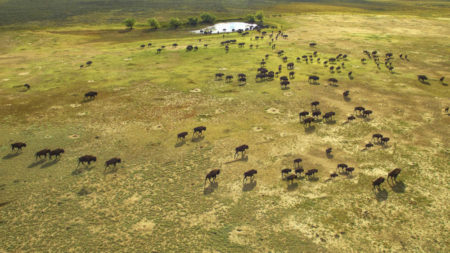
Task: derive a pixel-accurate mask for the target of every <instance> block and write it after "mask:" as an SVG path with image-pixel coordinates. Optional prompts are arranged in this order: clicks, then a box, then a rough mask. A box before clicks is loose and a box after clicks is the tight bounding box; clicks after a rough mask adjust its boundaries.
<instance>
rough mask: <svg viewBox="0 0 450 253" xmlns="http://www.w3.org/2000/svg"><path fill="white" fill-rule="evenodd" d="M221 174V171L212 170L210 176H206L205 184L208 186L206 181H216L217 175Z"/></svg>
mask: <svg viewBox="0 0 450 253" xmlns="http://www.w3.org/2000/svg"><path fill="white" fill-rule="evenodd" d="M219 174H220V169H216V170H211V171H210V172H209V173H208V174H206V177H205V184H206V180H208V181H209V182H211V179H212V180H213V182H215V181H216V177H217V175H219Z"/></svg>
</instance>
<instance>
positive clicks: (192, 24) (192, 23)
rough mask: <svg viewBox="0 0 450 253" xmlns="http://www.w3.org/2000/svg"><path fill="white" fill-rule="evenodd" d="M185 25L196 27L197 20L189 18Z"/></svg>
mask: <svg viewBox="0 0 450 253" xmlns="http://www.w3.org/2000/svg"><path fill="white" fill-rule="evenodd" d="M186 23H187V24H188V25H191V26H196V25H197V24H198V18H196V17H190V18H188V21H187V22H186Z"/></svg>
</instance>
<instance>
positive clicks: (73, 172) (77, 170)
mask: <svg viewBox="0 0 450 253" xmlns="http://www.w3.org/2000/svg"><path fill="white" fill-rule="evenodd" d="M94 167H95V166H92V167H88V166H86V167H84V168H76V169H75V170H74V171H72V176H77V175H80V174H81V173H83V171H90V170H92V169H93V168H94Z"/></svg>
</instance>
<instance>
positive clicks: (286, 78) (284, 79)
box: [280, 76, 289, 81]
mask: <svg viewBox="0 0 450 253" xmlns="http://www.w3.org/2000/svg"><path fill="white" fill-rule="evenodd" d="M287 80H289V78H288V77H287V76H280V81H287Z"/></svg>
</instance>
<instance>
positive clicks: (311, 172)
mask: <svg viewBox="0 0 450 253" xmlns="http://www.w3.org/2000/svg"><path fill="white" fill-rule="evenodd" d="M317 172H318V170H317V169H311V170H308V171H307V172H306V173H305V175H306V176H308V177H311V176H313V175H314V174H316V173H317Z"/></svg>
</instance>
